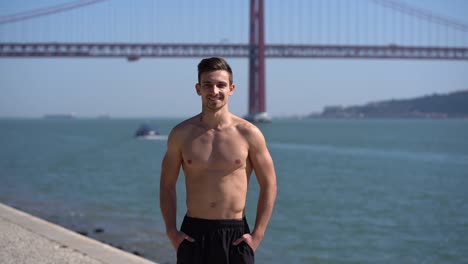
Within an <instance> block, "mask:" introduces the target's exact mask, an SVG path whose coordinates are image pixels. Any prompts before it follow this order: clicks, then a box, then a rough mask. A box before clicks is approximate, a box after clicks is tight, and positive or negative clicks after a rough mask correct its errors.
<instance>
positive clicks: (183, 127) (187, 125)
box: [170, 115, 199, 138]
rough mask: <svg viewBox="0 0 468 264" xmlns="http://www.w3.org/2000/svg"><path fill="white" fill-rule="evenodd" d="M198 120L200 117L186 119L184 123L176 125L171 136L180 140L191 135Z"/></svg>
mask: <svg viewBox="0 0 468 264" xmlns="http://www.w3.org/2000/svg"><path fill="white" fill-rule="evenodd" d="M197 120H199V116H198V115H196V116H192V117H190V118H188V119H185V120H184V121H182V122H180V123H179V124H177V125H175V126H174V128H172V131H171V133H170V136H172V137H178V138H179V137H184V136H185V135H187V134H190V133H191V131H192V129H193V128H194V126H196V124H197Z"/></svg>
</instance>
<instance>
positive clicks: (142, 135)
mask: <svg viewBox="0 0 468 264" xmlns="http://www.w3.org/2000/svg"><path fill="white" fill-rule="evenodd" d="M135 138H137V139H147V140H166V139H167V136H166V135H160V134H159V131H157V130H155V129H153V128H151V127H150V126H149V125H147V124H143V125H141V126H140V127H139V128H138V129H137V131H136V132H135Z"/></svg>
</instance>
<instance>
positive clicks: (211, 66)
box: [198, 57, 233, 85]
mask: <svg viewBox="0 0 468 264" xmlns="http://www.w3.org/2000/svg"><path fill="white" fill-rule="evenodd" d="M218 70H223V71H227V72H228V73H229V85H231V84H232V81H233V76H232V75H233V74H232V70H231V66H229V64H228V63H227V62H226V60H224V59H223V58H220V57H211V58H206V59H203V60H201V61H200V63H198V82H199V83H200V77H201V75H202V73H205V72H212V71H218Z"/></svg>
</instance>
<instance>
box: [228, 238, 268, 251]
mask: <svg viewBox="0 0 468 264" xmlns="http://www.w3.org/2000/svg"><path fill="white" fill-rule="evenodd" d="M261 240H262V239H261V238H257V237H255V236H253V235H251V234H243V235H242V236H241V237H240V238H239V239H237V240H236V241H234V243H232V244H233V245H234V246H238V245H239V244H240V243H242V242H243V241H244V242H245V243H247V245H249V247H250V248H252V250H253V251H254V252H255V251H256V250H257V248H258V246H259V245H260V242H261Z"/></svg>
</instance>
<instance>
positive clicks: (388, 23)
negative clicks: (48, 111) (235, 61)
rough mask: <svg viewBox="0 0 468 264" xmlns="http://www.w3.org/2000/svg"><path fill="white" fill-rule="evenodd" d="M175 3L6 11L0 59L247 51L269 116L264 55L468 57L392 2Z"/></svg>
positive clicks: (448, 22)
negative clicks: (172, 6) (174, 7)
mask: <svg viewBox="0 0 468 264" xmlns="http://www.w3.org/2000/svg"><path fill="white" fill-rule="evenodd" d="M177 1H178V2H179V6H180V9H177V10H166V6H165V5H164V3H163V2H162V1H156V0H144V1H138V2H136V1H127V2H125V3H123V4H122V3H120V6H118V5H117V4H114V3H115V2H116V1H111V0H80V1H73V2H67V3H64V4H59V5H54V6H48V7H42V8H37V9H34V10H29V11H22V12H16V13H14V14H10V15H4V16H1V17H0V57H3V58H8V57H9V58H11V57H63V58H69V57H98V58H113V57H124V58H127V59H128V60H129V61H133V60H138V59H140V58H147V57H197V58H199V57H208V56H223V57H246V58H249V109H248V112H249V116H248V118H249V119H252V120H254V121H265V120H268V119H269V117H268V115H267V113H266V105H265V96H266V95H265V94H266V92H265V58H353V59H371V58H372V59H424V60H428V59H430V60H468V26H467V25H465V24H464V23H461V22H458V21H456V20H453V19H449V18H445V17H442V16H438V15H436V14H434V13H432V12H429V11H427V10H423V9H420V8H416V7H413V6H409V5H407V4H404V3H402V2H399V1H395V0H358V1H346V0H314V1H306V0H292V1H287V3H285V2H286V1H279V0H269V1H266V3H265V2H264V0H250V3H249V5H247V3H248V2H247V1H225V2H223V1H210V0H201V1H194V0H177ZM265 4H266V5H265ZM122 5H123V6H122ZM246 21H249V23H248V24H247V23H246ZM141 25H146V26H145V27H142V26H141ZM265 25H266V26H265ZM239 27H240V28H239ZM142 28H144V30H147V31H144V30H143V29H142ZM247 29H248V31H247ZM148 31H149V32H148ZM181 36H184V37H181ZM185 36H188V37H185ZM247 37H248V39H247ZM187 38H191V39H190V40H189V41H187ZM197 38H201V39H197ZM194 39H195V40H194ZM213 40H216V41H213Z"/></svg>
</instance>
